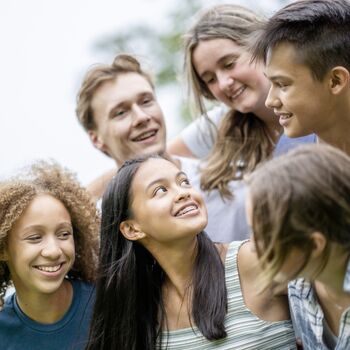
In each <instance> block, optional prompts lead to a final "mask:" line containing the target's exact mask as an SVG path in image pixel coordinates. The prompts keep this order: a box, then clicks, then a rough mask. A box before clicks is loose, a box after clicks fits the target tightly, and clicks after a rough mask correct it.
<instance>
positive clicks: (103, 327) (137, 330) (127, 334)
mask: <svg viewBox="0 0 350 350" xmlns="http://www.w3.org/2000/svg"><path fill="white" fill-rule="evenodd" d="M150 157H155V156H145V157H141V158H137V159H134V160H130V161H127V162H126V163H125V164H124V165H123V166H122V167H121V168H120V170H119V171H118V173H117V175H116V176H115V177H114V178H113V179H112V181H111V183H110V184H109V186H108V188H107V190H106V192H105V194H104V196H103V202H102V224H101V252H100V263H99V276H98V281H97V296H96V305H95V309H94V314H93V319H92V327H91V332H90V338H89V345H88V347H87V349H88V350H107V349H108V350H109V349H118V350H138V349H142V350H151V349H155V347H156V344H157V341H158V344H160V343H161V335H162V330H163V329H162V328H163V325H164V324H166V314H165V311H164V306H163V300H162V286H163V282H164V277H165V273H164V271H163V269H162V268H161V266H160V265H159V264H158V263H157V261H156V260H155V259H154V258H153V256H152V255H151V254H150V253H149V252H148V250H147V249H145V248H144V247H143V246H142V245H141V244H139V243H138V242H134V241H129V240H127V239H126V238H125V237H124V236H123V234H122V233H121V232H120V229H119V226H120V223H121V222H123V221H125V220H127V219H128V218H132V215H133V214H132V212H131V203H132V190H131V189H132V180H133V178H134V176H135V174H136V172H137V170H138V169H139V167H140V165H141V164H142V163H143V162H144V161H145V160H147V159H149V158H150ZM197 250H198V252H197V256H196V259H195V265H194V272H193V276H192V284H193V292H192V293H193V296H192V299H193V301H192V308H191V310H192V316H193V320H194V322H195V324H196V326H197V327H198V328H199V330H200V331H201V333H202V334H203V335H204V336H205V337H206V338H207V339H209V340H214V339H221V338H224V337H225V336H226V331H225V326H224V319H225V315H226V312H227V291H226V285H225V272H224V266H223V263H222V261H221V258H220V256H219V253H218V251H217V248H216V247H215V245H214V244H213V243H212V242H211V241H210V239H209V238H208V237H207V235H206V234H205V233H204V232H201V233H199V234H198V235H197ZM203 276H205V278H203ZM158 347H159V346H158Z"/></svg>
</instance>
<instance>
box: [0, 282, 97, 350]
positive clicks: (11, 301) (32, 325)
mask: <svg viewBox="0 0 350 350" xmlns="http://www.w3.org/2000/svg"><path fill="white" fill-rule="evenodd" d="M71 283H72V286H73V300H72V304H71V306H70V307H69V309H68V311H67V313H66V314H65V315H64V316H63V318H62V319H60V320H59V321H58V322H55V323H52V324H42V323H38V322H36V321H33V320H32V319H30V318H29V317H28V316H27V315H25V314H24V313H23V311H22V310H21V309H20V308H19V306H18V304H17V301H16V293H13V294H12V295H11V296H9V297H8V298H7V299H6V301H5V305H4V309H3V310H2V311H0V349H6V350H24V349H25V350H56V349H57V350H70V349H71V350H79V349H85V346H86V342H87V339H88V334H89V325H90V320H91V316H92V306H93V302H94V300H95V298H94V287H93V286H92V285H90V284H88V283H85V282H82V281H76V280H71Z"/></svg>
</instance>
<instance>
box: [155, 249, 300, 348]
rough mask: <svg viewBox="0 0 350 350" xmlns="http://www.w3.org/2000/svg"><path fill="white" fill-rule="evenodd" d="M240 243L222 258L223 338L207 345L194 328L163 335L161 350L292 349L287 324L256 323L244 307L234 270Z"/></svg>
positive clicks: (293, 346)
mask: <svg viewBox="0 0 350 350" xmlns="http://www.w3.org/2000/svg"><path fill="white" fill-rule="evenodd" d="M241 244H242V242H232V243H231V244H230V245H229V249H228V252H227V256H226V263H225V266H226V267H225V269H226V285H227V292H228V313H227V315H226V320H225V325H226V331H227V337H226V338H225V339H221V340H217V341H209V340H207V339H206V338H204V337H203V335H202V334H201V333H200V332H199V330H198V328H197V327H194V328H193V329H191V328H186V329H179V330H175V331H170V332H163V335H162V344H161V345H162V346H161V347H160V346H159V345H160V344H158V347H157V349H165V348H167V349H168V350H182V349H184V350H211V349H215V350H229V349H237V350H289V349H295V348H296V347H295V337H294V332H293V328H292V323H291V321H281V322H268V321H263V320H261V319H259V318H258V317H257V316H255V315H254V314H253V313H252V312H251V311H249V309H248V308H247V307H246V306H245V304H244V300H243V296H242V292H241V286H240V281H239V276H238V269H237V252H238V249H239V247H240V245H241ZM166 345H167V347H166Z"/></svg>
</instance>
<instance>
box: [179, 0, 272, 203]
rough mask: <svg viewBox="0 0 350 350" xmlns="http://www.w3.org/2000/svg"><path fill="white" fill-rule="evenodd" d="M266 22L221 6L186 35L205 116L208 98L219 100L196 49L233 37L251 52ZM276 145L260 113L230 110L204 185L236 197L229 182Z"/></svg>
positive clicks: (194, 94)
mask: <svg viewBox="0 0 350 350" xmlns="http://www.w3.org/2000/svg"><path fill="white" fill-rule="evenodd" d="M262 23H264V19H263V18H262V17H260V16H258V15H257V14H256V13H254V12H253V11H251V10H249V9H247V8H245V7H242V6H238V5H233V4H227V5H217V6H214V7H212V8H210V9H209V10H206V11H204V12H201V13H200V14H199V17H198V18H197V20H196V21H195V23H194V24H193V26H192V27H191V28H190V29H189V31H188V32H187V33H186V34H185V35H184V48H185V61H184V69H185V74H186V80H187V82H188V85H189V95H190V99H192V100H194V102H195V106H196V107H197V110H198V111H199V112H200V113H201V114H202V115H204V116H207V109H206V107H205V99H208V100H215V97H214V96H213V95H212V93H211V92H210V90H209V89H208V87H207V85H206V84H205V82H204V81H203V80H202V79H201V78H200V77H199V76H198V74H197V72H196V70H195V68H194V65H193V61H192V55H193V51H194V49H195V48H196V47H197V46H198V44H199V43H200V42H201V41H206V40H213V39H230V40H232V41H234V42H235V43H236V44H237V45H239V46H242V47H243V48H245V49H247V51H249V50H250V48H251V46H252V44H253V42H254V39H255V36H256V34H257V32H258V30H259V29H260V27H261V25H262ZM208 122H209V119H208ZM273 147H274V145H273V142H272V140H271V138H270V137H269V134H268V131H267V127H266V125H265V124H264V123H263V122H262V121H261V120H260V119H259V118H258V117H257V116H256V115H254V114H253V113H240V112H238V111H234V110H231V111H229V112H228V113H227V114H226V116H225V117H224V119H223V120H222V123H221V124H220V126H219V129H218V135H217V139H216V142H215V144H214V147H213V149H212V151H211V153H210V155H209V157H208V159H207V164H206V167H205V168H203V169H202V176H201V188H202V189H203V190H207V191H208V190H209V191H210V190H212V189H214V188H217V189H218V190H219V191H220V193H221V195H222V196H224V197H228V198H230V197H232V195H233V194H232V193H231V191H230V189H229V187H228V183H229V181H231V180H238V179H241V178H242V176H243V175H244V173H248V172H251V171H252V170H253V169H254V168H255V166H256V165H257V164H258V163H260V162H261V161H263V160H265V159H267V158H268V157H269V156H270V155H271V153H272V151H273Z"/></svg>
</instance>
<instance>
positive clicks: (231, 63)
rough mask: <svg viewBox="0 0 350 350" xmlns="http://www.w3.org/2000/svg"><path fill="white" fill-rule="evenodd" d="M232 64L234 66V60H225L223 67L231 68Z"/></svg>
mask: <svg viewBox="0 0 350 350" xmlns="http://www.w3.org/2000/svg"><path fill="white" fill-rule="evenodd" d="M234 66H235V61H233V60H230V61H227V62H225V64H224V68H225V69H231V68H233V67H234Z"/></svg>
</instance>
